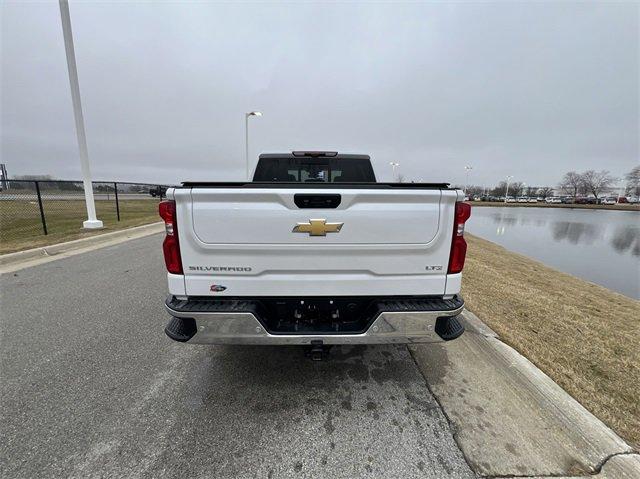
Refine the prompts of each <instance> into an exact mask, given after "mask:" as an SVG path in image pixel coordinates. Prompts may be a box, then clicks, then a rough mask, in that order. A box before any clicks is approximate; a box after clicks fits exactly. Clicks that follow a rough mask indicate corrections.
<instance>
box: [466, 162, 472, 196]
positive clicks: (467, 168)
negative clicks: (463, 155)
mask: <svg viewBox="0 0 640 479" xmlns="http://www.w3.org/2000/svg"><path fill="white" fill-rule="evenodd" d="M464 169H465V171H466V173H467V177H466V179H465V184H464V196H467V188H468V187H469V172H470V171H471V170H473V166H469V165H467V166H465V167H464Z"/></svg>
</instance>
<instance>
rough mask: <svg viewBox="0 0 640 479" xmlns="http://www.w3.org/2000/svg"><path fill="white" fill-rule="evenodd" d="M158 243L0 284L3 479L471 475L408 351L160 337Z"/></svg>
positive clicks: (79, 258) (101, 253) (138, 243)
mask: <svg viewBox="0 0 640 479" xmlns="http://www.w3.org/2000/svg"><path fill="white" fill-rule="evenodd" d="M161 240H162V237H161V236H160V235H153V236H148V237H145V238H140V239H136V240H132V241H128V242H126V243H122V244H118V245H114V246H109V247H105V248H102V249H99V250H95V251H91V252H88V253H83V254H79V255H76V256H72V257H68V258H64V259H60V260H58V261H53V262H50V263H45V264H41V265H38V266H35V267H31V268H27V269H23V270H20V271H16V272H12V273H7V274H4V275H2V276H1V277H0V295H1V296H0V301H1V303H0V314H1V325H2V328H1V332H0V337H1V346H2V347H1V350H0V361H1V363H0V364H1V368H0V375H1V376H0V400H1V402H2V403H1V404H2V408H1V411H0V414H1V423H0V436H1V437H2V439H1V440H0V477H3V478H14V477H21V478H22V477H24V478H37V477H43V478H44V477H46V478H51V477H83V478H84V477H109V478H115V477H180V478H184V477H274V478H275V477H332V478H340V477H344V478H359V477H387V478H389V477H403V478H404V477H421V478H425V477H426V478H429V477H432V478H443V477H456V478H458V477H461V478H467V477H474V474H473V473H472V472H471V470H470V469H469V466H468V465H467V463H466V461H465V459H464V457H463V455H462V453H461V452H460V449H459V448H458V446H457V445H456V442H455V441H454V439H453V432H452V427H451V425H450V424H449V422H448V420H447V418H446V417H445V414H444V413H443V411H442V409H441V408H440V406H439V404H438V402H437V401H436V400H435V399H434V397H433V395H432V394H431V392H430V389H429V385H428V383H427V382H426V381H425V379H424V377H423V375H422V374H421V372H420V369H419V368H418V367H417V366H416V364H415V362H414V360H413V359H412V357H411V355H410V354H409V352H408V350H407V348H406V347H405V346H370V347H343V348H334V350H333V351H332V353H331V357H330V359H329V360H327V361H324V362H312V361H310V360H308V359H306V358H305V357H304V355H303V352H302V350H301V349H300V348H297V347H291V348H282V347H233V346H194V345H185V344H178V343H174V342H172V341H171V340H169V339H168V338H167V337H166V336H165V334H164V332H163V328H164V325H165V323H166V322H167V320H168V316H167V314H166V313H165V311H164V308H163V301H164V298H165V295H166V279H165V271H164V262H163V260H162V256H161V248H160V243H161ZM422 367H423V368H424V364H423V365H422ZM434 367H435V366H434Z"/></svg>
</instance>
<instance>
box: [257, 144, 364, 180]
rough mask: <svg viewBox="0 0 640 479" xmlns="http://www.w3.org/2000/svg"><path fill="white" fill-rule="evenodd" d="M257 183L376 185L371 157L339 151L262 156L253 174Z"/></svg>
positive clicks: (297, 152)
mask: <svg viewBox="0 0 640 479" xmlns="http://www.w3.org/2000/svg"><path fill="white" fill-rule="evenodd" d="M253 181H254V182H265V181H268V182H284V183H291V182H294V183H375V181H376V176H375V174H374V172H373V167H372V166H371V158H370V157H369V155H354V154H344V153H343V154H341V153H338V152H337V151H293V152H291V153H263V154H261V155H260V156H259V159H258V165H257V166H256V170H255V173H254V175H253Z"/></svg>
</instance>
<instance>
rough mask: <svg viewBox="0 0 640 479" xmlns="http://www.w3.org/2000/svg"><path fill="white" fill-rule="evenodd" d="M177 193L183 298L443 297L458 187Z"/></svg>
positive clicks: (203, 189)
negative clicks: (183, 277) (247, 296)
mask: <svg viewBox="0 0 640 479" xmlns="http://www.w3.org/2000/svg"><path fill="white" fill-rule="evenodd" d="M174 197H175V200H176V207H177V219H178V235H179V239H180V250H181V256H182V263H183V267H184V274H185V289H186V292H187V294H188V295H201V296H204V295H216V296H246V295H253V296H269V295H274V294H275V295H281V296H304V295H307V296H321V295H322V296H324V295H336V296H338V295H345V296H346V295H384V296H389V295H428V294H434V295H436V294H440V295H442V294H444V291H445V285H446V272H447V264H448V260H449V252H450V247H451V236H452V231H453V216H454V204H455V201H456V199H457V193H456V192H455V191H452V190H446V189H437V188H425V189H419V188H407V189H378V188H372V189H363V188H353V189H351V188H341V187H336V188H335V189H333V188H330V189H329V188H322V189H317V190H316V189H309V188H304V189H296V188H282V187H280V188H279V187H277V186H274V187H270V188H224V187H222V188H220V187H210V188H208V187H199V188H195V187H194V188H179V189H176V190H175V193H174ZM325 198H326V199H327V201H326V205H327V207H319V206H322V205H324V204H325V203H323V201H324V199H325ZM309 199H311V201H306V202H305V200H309ZM296 227H298V228H296ZM294 230H297V231H294ZM323 233H324V234H323ZM212 286H218V287H217V288H213V287H212ZM222 288H224V289H222ZM215 290H217V291H215Z"/></svg>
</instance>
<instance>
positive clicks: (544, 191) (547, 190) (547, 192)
mask: <svg viewBox="0 0 640 479" xmlns="http://www.w3.org/2000/svg"><path fill="white" fill-rule="evenodd" d="M538 195H540V196H542V197H543V198H546V197H548V196H551V195H553V188H551V187H550V186H543V187H542V188H540V189H539V190H538Z"/></svg>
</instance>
